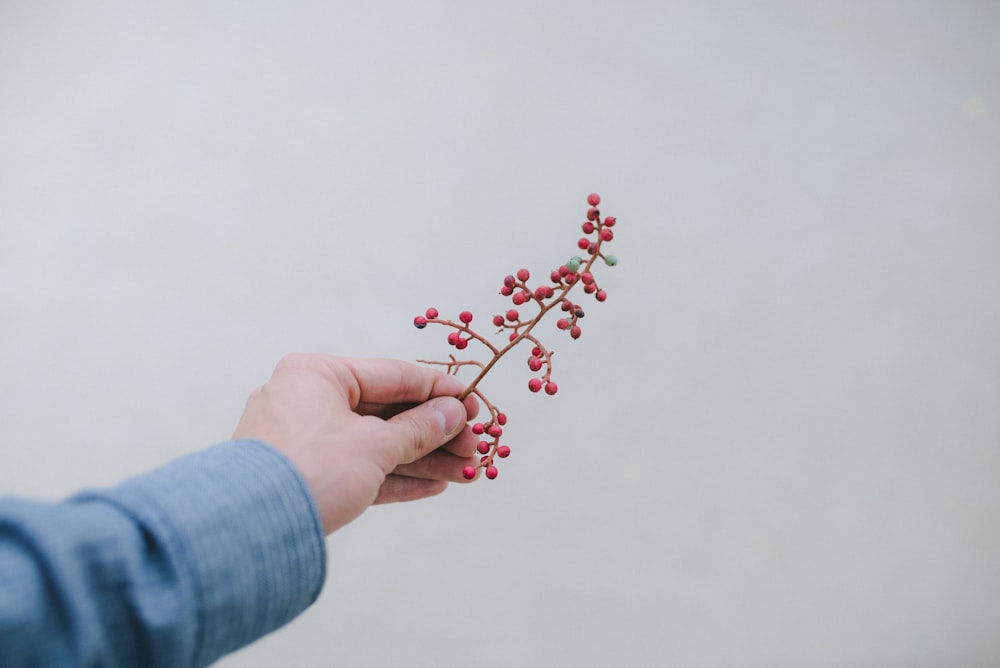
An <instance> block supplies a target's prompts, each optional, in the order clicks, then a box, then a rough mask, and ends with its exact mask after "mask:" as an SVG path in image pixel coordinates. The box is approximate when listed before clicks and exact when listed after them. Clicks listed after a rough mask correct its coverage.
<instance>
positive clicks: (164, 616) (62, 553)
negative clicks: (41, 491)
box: [0, 441, 326, 666]
mask: <svg viewBox="0 0 1000 668" xmlns="http://www.w3.org/2000/svg"><path fill="white" fill-rule="evenodd" d="M325 575H326V553H325V545H324V540H323V528H322V524H321V522H320V518H319V514H318V512H317V510H316V507H315V505H314V503H313V499H312V496H311V495H310V493H309V490H308V489H307V488H306V485H305V482H304V481H303V480H302V478H301V476H300V475H299V473H298V471H296V469H295V468H294V467H293V466H292V464H291V463H290V462H289V461H288V460H287V459H286V458H285V457H284V456H283V455H281V454H280V453H278V452H277V451H275V450H273V449H272V448H270V447H269V446H267V445H265V444H263V443H259V442H256V441H234V442H230V443H224V444H222V445H218V446H215V447H214V448H210V449H208V450H205V451H203V452H200V453H197V454H194V455H190V456H187V457H183V458H181V459H178V460H176V461H174V462H172V463H170V464H168V465H167V466H164V467H163V468H160V469H157V470H154V471H152V472H150V473H147V474H144V475H141V476H138V477H136V478H132V479H130V480H127V481H126V482H124V483H122V484H121V485H119V486H117V487H115V488H112V489H109V490H103V491H94V492H87V493H84V494H79V495H77V496H74V497H72V498H70V499H68V500H66V501H63V502H60V503H38V502H31V501H24V500H18V499H4V500H0V665H2V666H97V665H100V666H204V665H207V664H209V663H211V662H213V661H215V660H216V659H218V658H220V657H221V656H223V655H224V654H227V653H229V652H232V651H234V650H236V649H238V648H240V647H242V646H244V645H246V644H249V643H251V642H253V641H254V640H256V639H257V638H259V637H261V636H263V635H264V634H266V633H269V632H271V631H273V630H275V629H277V628H278V627H280V626H282V625H283V624H285V623H287V622H288V621H290V620H291V619H292V618H293V617H295V616H296V615H298V614H299V613H300V612H302V611H303V610H304V609H305V608H306V607H308V606H309V605H310V604H311V603H312V602H313V601H314V600H316V597H317V596H318V595H319V592H320V590H321V589H322V586H323V580H324V577H325Z"/></svg>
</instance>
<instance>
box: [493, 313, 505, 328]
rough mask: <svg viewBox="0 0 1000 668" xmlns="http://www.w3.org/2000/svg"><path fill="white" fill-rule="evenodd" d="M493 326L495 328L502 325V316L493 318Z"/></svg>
mask: <svg viewBox="0 0 1000 668" xmlns="http://www.w3.org/2000/svg"><path fill="white" fill-rule="evenodd" d="M493 324H494V325H496V326H497V327H500V326H501V325H503V316H502V315H495V316H493Z"/></svg>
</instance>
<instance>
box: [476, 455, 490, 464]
mask: <svg viewBox="0 0 1000 668" xmlns="http://www.w3.org/2000/svg"><path fill="white" fill-rule="evenodd" d="M488 461H490V456H489V455H486V456H485V457H480V458H479V463H480V464H485V463H486V462H488Z"/></svg>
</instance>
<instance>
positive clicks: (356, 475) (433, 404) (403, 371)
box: [233, 354, 479, 533]
mask: <svg viewBox="0 0 1000 668" xmlns="http://www.w3.org/2000/svg"><path fill="white" fill-rule="evenodd" d="M463 387H464V386H463V385H462V383H461V382H460V381H458V380H457V379H456V378H454V377H453V376H448V375H446V374H443V373H441V372H439V371H434V370H431V369H427V368H424V367H419V366H417V365H414V364H409V363H407V362H402V361H397V360H383V359H350V358H343V357H331V356H327V355H310V354H293V355H288V356H286V357H285V358H283V359H282V360H281V361H280V362H279V363H278V365H277V366H276V367H275V370H274V374H273V375H272V376H271V378H270V380H268V381H267V382H266V383H264V385H262V386H261V387H259V388H257V389H256V390H254V391H253V392H252V393H251V394H250V398H249V400H248V401H247V406H246V410H245V411H244V413H243V416H242V417H241V418H240V421H239V424H238V425H237V426H236V431H235V433H234V434H233V438H234V439H240V438H252V439H257V440H260V441H263V442H265V443H267V444H268V445H270V446H272V447H274V448H275V449H277V450H279V451H280V452H282V453H283V454H285V456H287V457H288V458H289V459H290V460H291V461H292V463H293V464H295V466H296V467H297V468H298V469H299V471H300V472H301V474H302V476H303V477H304V478H305V481H306V483H307V484H308V486H309V489H310V491H311V492H312V494H313V497H314V499H315V501H316V505H317V507H318V508H319V513H320V517H321V518H322V520H323V528H324V530H325V531H326V533H330V532H332V531H334V530H335V529H338V528H340V527H342V526H344V525H345V524H347V523H348V522H350V521H351V520H353V519H354V518H355V517H357V516H358V515H360V514H361V513H362V512H364V510H365V509H366V508H367V507H368V506H370V505H372V504H375V503H389V502H393V501H412V500H415V499H421V498H424V497H428V496H433V495H435V494H439V493H441V492H443V491H444V489H445V488H446V487H447V486H448V483H449V482H466V480H465V478H464V477H463V475H462V469H463V468H464V467H465V466H470V465H471V466H475V465H476V464H477V463H478V457H477V456H476V444H477V442H478V440H479V439H478V437H477V436H475V435H474V434H473V433H472V431H471V429H470V428H469V427H468V425H467V424H466V421H467V420H469V419H472V418H474V417H475V415H476V413H477V411H478V410H479V408H478V404H477V402H476V399H475V398H474V397H472V396H470V397H468V398H466V399H465V401H464V402H462V401H459V400H458V399H456V398H455V396H456V395H458V394H459V393H460V392H461V391H462V389H463Z"/></svg>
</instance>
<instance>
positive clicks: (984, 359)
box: [0, 0, 1000, 668]
mask: <svg viewBox="0 0 1000 668" xmlns="http://www.w3.org/2000/svg"><path fill="white" fill-rule="evenodd" d="M998 36H1000V5H998V4H997V3H994V2H965V1H961V2H918V1H913V2H903V1H896V2H890V1H885V2H860V1H858V2H827V3H821V2H777V1H773V0H767V1H762V2H753V3H743V2H704V3H702V2H690V3H672V2H654V1H653V0H648V1H639V0H622V1H620V2H615V3H610V2H604V3H598V2H592V1H586V2H568V1H561V2H547V1H544V0H541V1H540V0H532V1H530V2H529V1H527V0H505V1H504V2H446V1H443V0H429V1H425V2H401V1H395V0H374V1H372V2H365V3H357V2H351V3H349V2H320V1H318V0H301V1H293V2H281V3H279V2H263V1H258V0H251V1H242V2H235V1H219V2H172V3H154V2H145V1H140V2H124V1H119V0H104V1H101V0H97V1H94V2H86V3H79V2H68V1H46V0H0V398H2V399H0V491H2V493H5V494H18V495H28V496H32V497H36V498H42V499H58V498H61V497H63V496H65V495H67V494H69V493H72V492H73V491H76V490H79V489H81V488H84V487H91V486H102V485H110V484H114V483H115V482H117V481H119V480H121V479H122V478H124V477H127V476H129V475H133V474H136V473H139V472H142V471H144V470H147V469H149V468H151V467H154V466H157V465H159V464H162V463H164V462H166V461H169V460H170V459H171V458H173V457H175V456H178V455H181V454H183V453H186V452H191V451H194V450H196V449H199V448H203V447H207V446H209V445H211V444H213V443H217V442H219V441H223V440H225V439H226V438H228V436H229V434H230V433H231V431H232V428H233V426H234V425H235V423H236V420H237V418H238V417H239V414H240V412H241V410H242V407H243V404H244V401H245V399H246V396H247V394H248V392H249V391H250V390H251V389H252V388H253V387H254V386H256V385H257V384H259V383H261V382H262V381H263V380H265V379H266V378H267V377H268V375H269V374H270V372H271V369H272V368H273V366H274V364H275V362H277V360H278V359H279V358H280V356H281V355H282V354H284V353H286V352H289V351H323V352H330V353H337V354H343V355H352V356H378V357H397V358H402V359H409V360H413V359H417V358H421V357H437V358H442V357H444V356H445V355H446V354H447V352H448V350H449V349H448V346H447V344H446V343H445V342H444V340H443V332H441V331H433V330H432V329H431V328H428V329H427V330H424V331H417V330H415V329H414V328H413V327H412V325H411V320H412V318H413V316H414V315H416V314H418V313H420V312H422V311H423V310H424V309H425V308H426V307H428V306H432V305H433V306H436V307H437V308H439V309H440V310H441V311H442V312H443V313H444V314H446V315H449V316H451V317H454V316H455V315H456V314H457V313H458V311H460V310H462V309H466V308H469V309H471V310H473V311H474V312H475V313H476V314H477V318H479V320H486V319H487V318H488V317H489V316H490V315H491V314H493V313H496V312H500V311H501V309H505V308H506V307H507V302H506V301H505V300H503V299H502V298H501V297H499V296H498V295H497V289H498V287H499V285H500V279H501V278H502V277H503V276H504V274H507V273H510V272H511V271H514V270H516V269H517V268H519V267H522V266H523V267H527V268H529V269H530V270H532V271H533V272H534V273H535V274H536V275H541V276H544V275H545V274H547V273H548V271H549V270H550V269H552V268H553V267H555V266H556V265H558V264H559V263H560V262H563V261H565V259H566V258H568V257H569V256H570V255H572V254H574V252H575V242H576V239H577V238H578V237H579V225H580V223H581V222H582V221H583V217H582V216H583V213H584V211H585V209H586V202H585V197H586V195H587V193H589V192H591V191H597V192H599V193H601V195H602V196H603V198H604V203H603V205H602V209H603V211H604V213H606V214H612V215H616V216H617V217H618V221H619V222H618V226H617V227H616V228H615V230H616V232H617V236H616V237H615V240H614V242H613V243H612V244H611V246H610V247H609V250H611V251H612V252H614V253H615V254H616V255H617V256H618V257H619V259H620V263H619V265H618V266H617V267H615V268H614V269H607V268H602V269H601V270H600V273H599V280H600V281H601V284H602V287H604V288H605V289H606V290H607V292H608V295H609V297H608V300H607V302H606V303H604V304H596V303H593V302H590V301H588V302H586V303H588V304H591V305H590V306H588V312H587V318H586V320H585V323H584V324H585V328H584V335H583V337H582V338H581V339H580V340H579V341H575V342H574V341H570V340H569V339H568V338H567V337H565V336H560V335H559V333H558V332H557V331H556V330H555V328H554V326H551V329H550V330H548V333H546V334H545V336H546V337H547V339H546V340H547V341H549V343H550V344H551V346H552V347H553V348H554V349H556V350H557V356H556V362H557V364H556V370H555V375H554V378H555V379H556V380H557V381H558V382H559V384H560V387H561V389H560V392H559V394H558V395H557V396H555V397H545V396H536V395H532V394H530V393H529V392H528V391H527V389H526V387H525V385H526V382H527V378H528V377H529V375H530V374H529V372H528V370H527V368H526V367H525V366H524V364H523V361H524V360H523V359H521V358H519V357H518V356H517V355H514V357H518V358H517V359H513V360H505V362H504V363H503V364H501V365H500V366H499V367H498V369H497V373H496V374H495V376H493V377H491V380H490V381H489V383H488V389H489V392H490V394H491V395H492V396H493V398H494V400H495V401H497V402H498V403H500V404H502V407H503V408H504V409H505V410H506V412H507V413H508V414H509V416H510V423H509V425H508V428H507V435H508V437H509V444H510V445H511V447H512V449H513V455H512V456H511V457H510V459H509V460H506V461H505V462H504V464H503V467H502V470H501V474H500V478H499V479H497V480H496V481H493V482H489V481H485V480H484V481H480V482H477V483H476V484H475V485H472V486H466V487H458V486H454V487H452V488H451V489H449V490H448V492H447V493H445V494H444V495H442V496H441V497H438V498H435V499H433V500H428V501H423V502H419V503H415V504H411V505H408V506H394V507H379V508H375V509H372V510H370V511H369V512H368V513H366V514H365V515H364V516H362V518H361V519H360V520H358V521H357V522H355V523H354V524H352V525H350V526H349V527H347V528H345V529H343V530H342V531H340V532H338V533H337V534H335V535H334V536H332V537H331V538H330V539H328V547H329V557H330V569H329V580H328V582H327V584H326V588H325V590H324V593H323V594H322V596H321V598H320V600H319V601H318V602H317V603H316V604H315V605H314V606H313V607H312V608H311V609H309V610H308V611H307V612H306V613H305V614H303V615H302V616H301V617H300V618H299V619H297V620H296V621H295V622H293V623H292V624H291V625H290V626H289V627H287V628H285V629H283V630H281V631H279V632H277V633H275V634H273V635H271V636H269V637H267V638H265V639H263V640H261V641H260V642H258V643H256V644H254V645H252V646H251V647H249V648H247V649H245V650H244V651H241V652H239V653H238V654H236V655H234V656H233V657H230V658H228V659H226V660H224V661H222V662H221V664H220V665H222V666H226V667H228V668H236V667H237V666H247V667H249V666H272V665H287V666H292V665H294V666H415V667H422V666H483V667H493V666H555V665H572V666H615V665H619V666H624V665H628V666H664V665H677V666H733V667H740V666H765V665H766V666H797V667H798V666H838V667H841V666H843V667H862V666H880V667H884V666H906V667H911V666H987V665H997V664H998V663H1000V603H998V601H1000V484H998V478H1000V475H998V474H1000V345H998V341H1000V298H998V288H1000V38H998Z"/></svg>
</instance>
